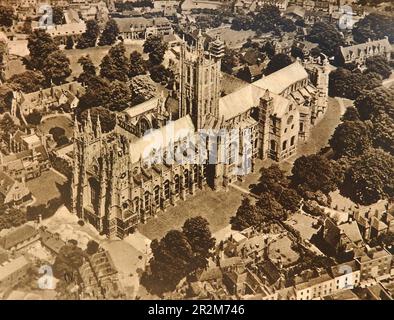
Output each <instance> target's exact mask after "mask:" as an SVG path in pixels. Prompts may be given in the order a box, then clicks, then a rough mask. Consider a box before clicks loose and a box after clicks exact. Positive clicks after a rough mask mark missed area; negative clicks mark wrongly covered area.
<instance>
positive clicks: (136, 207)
mask: <svg viewBox="0 0 394 320" xmlns="http://www.w3.org/2000/svg"><path fill="white" fill-rule="evenodd" d="M133 205H134V212H135V213H138V212H140V199H138V198H134V201H133Z"/></svg>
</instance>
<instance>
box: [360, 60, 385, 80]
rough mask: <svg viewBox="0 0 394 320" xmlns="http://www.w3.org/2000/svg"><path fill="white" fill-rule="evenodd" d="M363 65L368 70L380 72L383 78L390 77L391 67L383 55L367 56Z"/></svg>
mask: <svg viewBox="0 0 394 320" xmlns="http://www.w3.org/2000/svg"><path fill="white" fill-rule="evenodd" d="M365 65H366V66H367V68H368V71H369V72H376V73H378V74H380V75H381V76H382V77H383V79H386V78H388V77H390V75H391V67H390V65H389V63H388V61H387V59H386V57H383V56H374V57H368V58H367V60H366V61H365Z"/></svg>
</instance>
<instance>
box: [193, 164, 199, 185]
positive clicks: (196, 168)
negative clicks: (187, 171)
mask: <svg viewBox="0 0 394 320" xmlns="http://www.w3.org/2000/svg"><path fill="white" fill-rule="evenodd" d="M193 174H194V177H193V181H194V182H197V181H198V166H197V165H194V167H193Z"/></svg>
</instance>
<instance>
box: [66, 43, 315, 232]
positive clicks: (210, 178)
mask: <svg viewBox="0 0 394 320" xmlns="http://www.w3.org/2000/svg"><path fill="white" fill-rule="evenodd" d="M220 64H221V55H220V54H215V55H213V54H211V53H208V52H205V51H204V38H203V37H202V36H201V35H199V36H198V37H197V40H196V42H195V45H193V46H189V45H188V44H186V43H183V44H182V45H181V53H180V61H179V73H178V74H179V77H178V84H177V86H176V87H177V88H179V89H177V90H175V92H173V94H174V96H175V97H176V98H177V99H176V100H174V99H173V98H172V99H173V101H174V103H175V108H176V107H177V108H178V114H177V113H175V115H176V114H177V118H176V119H175V117H174V119H173V118H172V115H174V112H170V110H167V106H166V98H164V97H160V98H154V99H152V100H149V101H147V102H144V103H143V104H141V105H138V106H134V107H132V108H130V109H127V110H125V111H123V112H120V113H119V114H118V115H117V122H116V126H115V129H114V130H113V131H112V132H109V133H103V132H102V130H101V125H100V120H98V121H97V123H96V124H94V123H92V120H91V119H90V116H88V119H87V121H86V123H85V124H83V125H82V126H81V125H80V124H78V123H77V121H76V122H75V129H74V168H75V170H74V177H73V181H72V192H73V211H74V213H75V214H77V215H78V216H79V217H80V218H81V219H84V220H86V221H88V222H90V223H91V224H93V225H94V226H95V227H96V228H97V229H98V230H99V231H100V232H102V233H103V234H106V235H108V236H109V237H120V238H122V237H124V236H126V235H127V234H128V233H130V232H132V231H133V230H134V229H135V227H136V226H137V225H138V224H139V223H141V222H142V223H144V222H146V221H147V220H148V219H149V218H151V217H152V216H155V215H157V214H158V212H159V211H160V210H165V209H166V208H167V207H168V206H173V205H175V204H176V203H177V201H179V200H186V199H187V198H188V197H190V196H191V195H193V194H194V193H195V192H196V190H197V189H202V188H204V187H205V186H209V187H210V188H212V189H214V190H220V189H224V190H226V189H227V188H228V186H229V184H231V183H232V182H234V181H236V180H237V179H240V178H242V176H243V175H245V174H248V173H249V172H251V171H253V170H254V162H255V159H257V158H260V159H265V158H272V159H274V160H277V161H280V160H282V159H286V158H288V157H289V156H291V155H293V154H294V153H295V151H296V147H297V142H298V137H299V136H300V133H299V132H300V123H301V112H300V110H302V111H303V112H304V113H308V114H307V115H306V116H305V117H304V119H308V120H306V121H308V125H309V124H310V119H311V114H312V113H313V112H312V110H314V106H312V105H311V101H314V100H312V99H309V100H308V101H309V102H308V103H305V102H302V101H299V102H297V101H296V99H294V98H293V96H291V94H295V93H296V92H298V91H300V92H299V93H298V94H299V95H300V97H302V94H306V95H312V94H317V93H318V91H319V90H318V89H317V88H316V87H314V86H313V84H312V83H311V82H310V81H309V79H308V74H307V72H306V71H305V69H304V68H303V67H302V66H301V64H300V63H299V62H296V65H295V66H292V67H291V68H290V71H291V72H289V70H288V69H287V70H285V71H284V72H285V73H284V74H283V75H285V74H286V75H287V76H290V78H291V79H290V80H286V81H282V82H281V83H280V84H279V86H280V87H276V89H278V92H273V91H275V90H274V89H275V88H274V86H268V87H271V90H273V91H271V90H270V88H266V87H265V86H263V85H262V83H259V82H258V81H257V82H255V83H252V84H250V85H247V86H246V87H243V88H241V89H239V90H237V91H235V92H233V93H231V94H229V95H227V96H224V97H221V96H220V92H221V90H220V89H221V71H220ZM300 70H301V71H302V74H301V75H298V74H297V73H298V72H299V71H300ZM282 72H283V71H282ZM267 78H268V77H267ZM271 79H273V78H271ZM259 81H261V80H259ZM271 81H274V80H271ZM288 86H290V87H291V88H290V89H289V88H288ZM304 87H305V88H306V89H305V90H306V91H304V90H303V89H304ZM308 88H309V90H310V92H309V91H308ZM304 104H305V105H304ZM173 107H174V106H172V108H173ZM306 128H307V126H305V129H306ZM308 128H309V126H308Z"/></svg>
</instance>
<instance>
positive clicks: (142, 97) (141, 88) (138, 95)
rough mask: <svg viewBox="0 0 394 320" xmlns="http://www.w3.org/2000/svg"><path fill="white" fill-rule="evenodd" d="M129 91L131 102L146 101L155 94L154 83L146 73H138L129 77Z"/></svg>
mask: <svg viewBox="0 0 394 320" xmlns="http://www.w3.org/2000/svg"><path fill="white" fill-rule="evenodd" d="M130 91H131V95H132V102H133V104H138V103H142V102H144V101H147V100H149V99H151V98H153V97H154V96H156V94H157V88H156V84H155V83H154V82H153V81H152V79H151V78H150V77H149V76H148V75H139V76H135V77H133V78H131V80H130Z"/></svg>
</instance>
